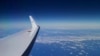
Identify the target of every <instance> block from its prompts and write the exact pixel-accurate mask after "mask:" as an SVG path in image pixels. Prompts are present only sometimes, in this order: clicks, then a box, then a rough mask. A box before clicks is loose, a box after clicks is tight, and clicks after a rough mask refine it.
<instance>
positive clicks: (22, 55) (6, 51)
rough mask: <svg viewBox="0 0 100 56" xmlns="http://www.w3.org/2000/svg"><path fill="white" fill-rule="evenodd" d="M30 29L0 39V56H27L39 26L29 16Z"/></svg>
mask: <svg viewBox="0 0 100 56" xmlns="http://www.w3.org/2000/svg"><path fill="white" fill-rule="evenodd" d="M29 18H30V21H31V24H32V28H31V29H28V30H24V31H21V32H18V33H15V34H13V35H10V36H7V37H5V38H2V39H0V56H28V55H29V53H30V51H31V49H32V46H33V44H34V43H35V39H36V37H37V34H38V32H39V28H40V27H39V26H38V25H37V24H36V23H35V21H34V19H33V18H32V16H29Z"/></svg>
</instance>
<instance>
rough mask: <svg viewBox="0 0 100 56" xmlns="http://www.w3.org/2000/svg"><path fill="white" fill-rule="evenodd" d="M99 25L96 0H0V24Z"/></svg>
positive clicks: (70, 26)
mask: <svg viewBox="0 0 100 56" xmlns="http://www.w3.org/2000/svg"><path fill="white" fill-rule="evenodd" d="M29 15H32V16H33V17H34V19H35V20H36V22H37V24H38V25H40V26H41V27H42V28H53V29H100V26H99V25H100V1H99V0H0V28H4V27H5V28H27V27H29V25H30V22H29V19H28V16H29Z"/></svg>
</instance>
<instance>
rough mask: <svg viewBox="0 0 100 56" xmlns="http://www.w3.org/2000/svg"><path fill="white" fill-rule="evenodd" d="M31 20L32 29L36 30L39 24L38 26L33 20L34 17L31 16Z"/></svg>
mask: <svg viewBox="0 0 100 56" xmlns="http://www.w3.org/2000/svg"><path fill="white" fill-rule="evenodd" d="M29 18H30V21H31V25H32V29H34V28H35V27H37V24H36V22H35V20H34V19H33V17H32V16H29Z"/></svg>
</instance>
